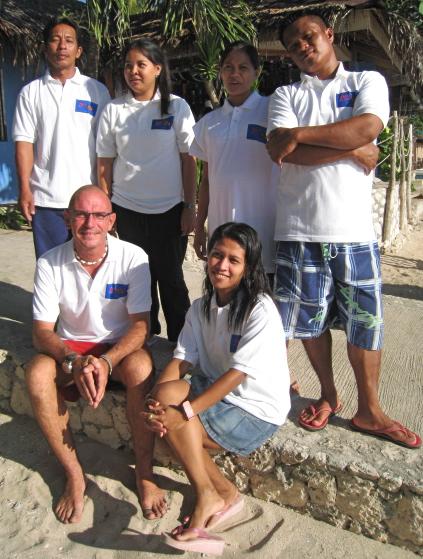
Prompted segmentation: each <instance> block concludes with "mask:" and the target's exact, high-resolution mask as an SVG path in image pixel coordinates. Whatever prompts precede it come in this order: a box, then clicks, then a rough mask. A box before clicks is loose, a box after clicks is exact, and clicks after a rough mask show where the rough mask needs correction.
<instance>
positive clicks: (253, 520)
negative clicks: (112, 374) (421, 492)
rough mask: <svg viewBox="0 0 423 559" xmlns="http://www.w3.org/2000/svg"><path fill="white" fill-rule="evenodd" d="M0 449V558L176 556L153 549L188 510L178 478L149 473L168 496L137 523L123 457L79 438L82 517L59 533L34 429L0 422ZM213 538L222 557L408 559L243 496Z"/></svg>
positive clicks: (44, 453)
mask: <svg viewBox="0 0 423 559" xmlns="http://www.w3.org/2000/svg"><path fill="white" fill-rule="evenodd" d="M0 441H1V457H0V503H1V508H0V543H1V549H2V551H1V557H3V558H5V559H12V558H13V559H46V558H48V559H53V558H54V559H56V558H58V557H60V558H63V559H68V558H69V559H120V558H122V559H123V558H125V559H135V558H147V557H166V556H169V555H175V554H180V553H179V552H177V551H176V550H173V549H171V548H169V547H168V546H166V545H165V544H164V543H163V541H162V537H161V534H162V533H163V532H166V531H169V530H170V529H172V528H173V527H175V526H176V525H177V523H178V518H179V517H180V515H181V513H183V514H186V513H187V512H188V511H189V510H190V506H191V503H192V496H191V493H190V491H189V487H188V485H187V482H186V479H185V478H184V477H183V476H182V475H179V474H177V473H175V472H173V471H171V470H169V469H166V468H156V474H157V479H158V481H159V483H160V485H161V486H162V487H164V488H165V489H167V490H168V501H169V504H170V510H169V512H168V513H167V515H166V516H165V517H164V518H163V519H161V520H160V521H146V520H144V519H143V518H142V516H141V514H140V509H139V506H138V502H137V497H136V494H135V485H134V477H133V470H132V457H131V455H129V454H127V453H125V452H122V451H115V450H112V449H110V448H108V447H105V446H103V445H101V444H99V443H96V442H93V441H89V440H88V439H86V438H83V439H80V440H78V448H79V454H80V459H81V461H82V463H83V465H84V468H85V471H86V473H87V476H88V479H89V485H88V490H87V496H86V503H85V510H84V515H83V518H82V521H81V522H80V523H79V524H77V525H75V524H68V525H63V524H60V523H59V522H58V521H57V520H56V518H55V516H54V514H53V511H52V503H53V502H54V501H56V499H57V498H58V497H59V495H60V492H61V491H62V487H63V477H62V473H61V471H60V468H59V466H58V465H57V463H56V462H55V460H54V458H53V457H52V455H51V453H50V451H49V449H48V447H47V444H46V443H45V442H44V440H43V439H42V437H41V435H40V433H39V431H38V428H37V426H36V424H35V422H34V421H32V420H31V419H29V418H26V417H23V416H14V417H9V416H7V415H1V414H0ZM34 443H36V444H34ZM220 535H221V536H222V537H223V538H224V539H225V542H226V547H225V551H224V555H223V557H225V558H234V557H251V558H254V559H263V558H269V557H274V558H282V557H283V558H286V559H315V558H316V557H319V559H411V558H412V557H415V555H414V554H412V553H411V552H409V551H405V550H402V549H399V548H397V547H394V546H391V545H386V544H382V543H379V542H376V541H373V540H369V539H367V538H364V537H362V536H357V535H355V534H352V533H349V532H346V531H345V530H340V529H337V528H334V527H332V526H329V525H328V524H325V523H323V522H318V521H317V520H314V519H311V518H309V517H306V516H301V515H299V514H296V513H295V512H293V511H291V510H287V509H284V508H282V507H279V506H277V505H273V504H270V503H264V502H263V501H259V500H257V499H254V498H252V497H248V498H247V506H246V508H245V512H243V513H242V514H241V516H240V517H239V518H238V519H237V522H236V524H235V525H233V526H232V527H230V528H229V529H227V530H226V531H225V532H224V533H222V534H220ZM184 557H187V558H189V557H200V555H199V554H192V553H186V554H185V556H184Z"/></svg>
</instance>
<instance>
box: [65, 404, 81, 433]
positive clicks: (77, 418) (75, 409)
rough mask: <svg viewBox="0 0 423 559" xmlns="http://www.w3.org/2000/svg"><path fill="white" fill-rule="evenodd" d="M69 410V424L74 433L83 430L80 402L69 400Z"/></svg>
mask: <svg viewBox="0 0 423 559" xmlns="http://www.w3.org/2000/svg"><path fill="white" fill-rule="evenodd" d="M67 406H68V410H69V424H70V427H71V429H72V431H73V432H74V433H78V432H81V431H82V422H81V408H80V407H79V403H78V402H67Z"/></svg>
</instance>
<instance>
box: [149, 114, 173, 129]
mask: <svg viewBox="0 0 423 559" xmlns="http://www.w3.org/2000/svg"><path fill="white" fill-rule="evenodd" d="M172 124H173V116H168V117H166V118H153V120H152V121H151V130H170V129H171V128H172Z"/></svg>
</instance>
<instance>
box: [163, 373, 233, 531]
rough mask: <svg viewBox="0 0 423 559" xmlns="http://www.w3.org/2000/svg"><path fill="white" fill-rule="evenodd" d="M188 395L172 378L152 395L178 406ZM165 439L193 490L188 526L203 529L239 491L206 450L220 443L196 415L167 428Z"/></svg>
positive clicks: (184, 388)
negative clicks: (182, 423) (191, 511)
mask: <svg viewBox="0 0 423 559" xmlns="http://www.w3.org/2000/svg"><path fill="white" fill-rule="evenodd" d="M188 394H189V385H188V383H186V382H185V381H173V382H168V383H164V384H161V385H159V386H158V387H156V394H155V397H156V398H157V399H158V400H159V401H160V402H161V403H162V404H163V405H165V406H166V405H169V404H173V405H179V404H180V403H181V402H183V401H184V400H185V399H186V398H187V397H188ZM166 440H167V441H168V443H169V444H170V446H171V447H172V448H173V449H174V451H175V452H176V454H177V455H178V457H179V459H180V461H181V463H182V465H183V466H184V469H185V472H186V474H187V476H188V478H189V480H190V482H191V484H192V485H193V487H194V490H195V493H196V504H195V508H194V511H193V513H192V515H191V519H190V524H189V526H190V528H204V527H205V526H206V524H207V521H208V520H209V518H210V517H211V516H213V514H215V513H216V512H219V511H220V510H222V508H223V507H224V506H225V505H226V504H229V503H231V502H232V501H233V500H234V499H235V498H236V496H237V494H238V490H237V488H236V487H235V486H234V485H233V484H232V483H231V482H230V481H229V480H227V479H226V478H225V477H224V476H223V475H222V473H221V472H220V470H219V468H218V467H217V466H216V464H215V463H214V462H213V460H212V459H211V457H210V456H209V454H208V452H207V451H206V450H205V449H206V448H214V449H220V446H219V445H218V444H217V443H215V442H214V441H213V440H212V439H210V438H209V436H208V434H207V433H206V431H205V430H204V427H203V426H202V424H201V421H200V420H199V418H198V417H195V418H194V419H192V420H191V421H187V422H186V425H184V427H182V428H181V429H177V430H174V431H168V433H167V435H166ZM176 537H177V538H178V539H181V540H185V539H191V538H193V537H195V536H193V535H192V534H180V535H178V536H176Z"/></svg>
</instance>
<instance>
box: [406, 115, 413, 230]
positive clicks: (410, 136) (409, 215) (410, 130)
mask: <svg viewBox="0 0 423 559" xmlns="http://www.w3.org/2000/svg"><path fill="white" fill-rule="evenodd" d="M413 147H414V142H413V125H412V124H410V125H409V126H408V173H407V175H408V177H407V178H408V180H407V182H408V184H407V221H408V223H412V222H413V208H412V205H411V183H412V182H413V181H412V178H411V177H412V173H413Z"/></svg>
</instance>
